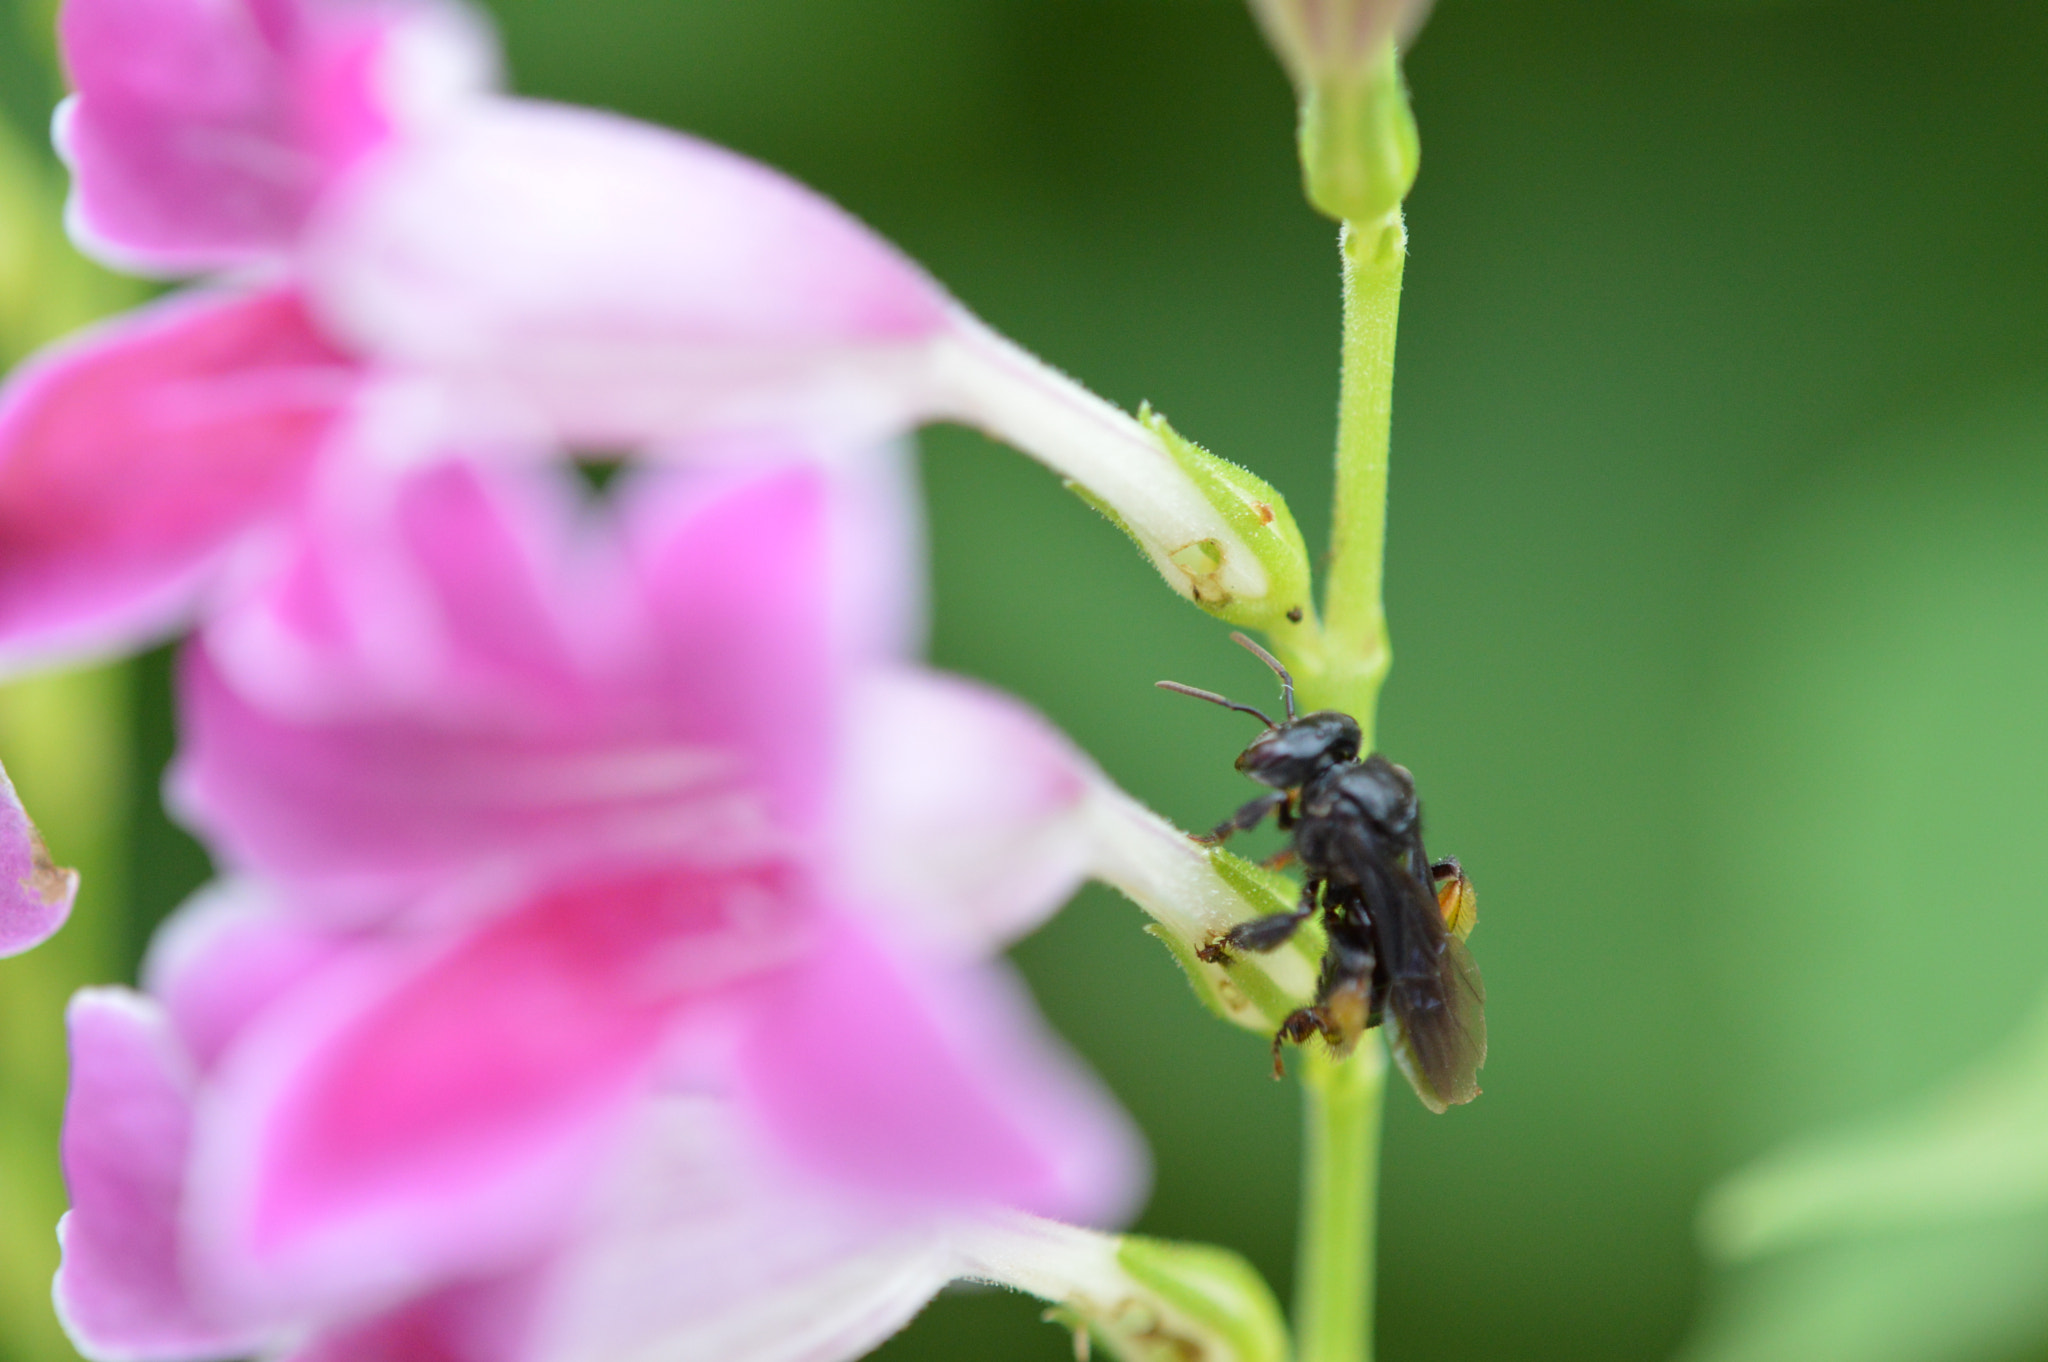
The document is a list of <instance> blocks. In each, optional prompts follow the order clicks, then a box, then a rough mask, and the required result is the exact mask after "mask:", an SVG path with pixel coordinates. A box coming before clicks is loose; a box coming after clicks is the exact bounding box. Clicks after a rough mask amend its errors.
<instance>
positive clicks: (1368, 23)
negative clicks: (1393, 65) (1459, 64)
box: [1251, 0, 1430, 88]
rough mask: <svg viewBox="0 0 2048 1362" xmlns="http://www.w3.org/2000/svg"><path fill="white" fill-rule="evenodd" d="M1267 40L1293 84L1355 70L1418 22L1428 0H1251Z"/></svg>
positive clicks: (1403, 38) (1410, 33)
mask: <svg viewBox="0 0 2048 1362" xmlns="http://www.w3.org/2000/svg"><path fill="white" fill-rule="evenodd" d="M1251 2H1252V14H1253V15H1254V16H1255V17H1256V18H1257V19H1258V21H1259V27H1260V28H1262V29H1264V30H1265V31H1266V40H1267V41H1268V42H1270V43H1272V44H1273V50H1274V51H1275V52H1277V53H1279V54H1280V61H1281V63H1282V64H1283V65H1285V66H1286V67H1287V73H1288V74H1289V75H1290V76H1292V77H1294V81H1295V83H1296V84H1297V85H1299V86H1302V87H1303V88H1307V87H1308V86H1310V85H1314V84H1318V83H1320V82H1322V81H1325V80H1343V79H1346V78H1350V77H1354V76H1356V75H1357V74H1358V73H1359V72H1360V71H1363V70H1364V69H1365V68H1366V67H1367V66H1369V65H1370V64H1371V63H1372V62H1373V61H1375V60H1376V59H1377V58H1378V57H1379V55H1380V51H1381V49H1382V48H1384V47H1385V46H1386V45H1387V44H1388V43H1389V42H1401V43H1405V42H1407V41H1408V39H1409V38H1411V37H1412V36H1414V33H1415V30H1416V29H1418V28H1421V27H1422V20H1423V18H1424V17H1425V16H1426V15H1427V14H1428V13H1429V6H1430V0H1251Z"/></svg>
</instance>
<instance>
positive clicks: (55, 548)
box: [0, 289, 356, 666]
mask: <svg viewBox="0 0 2048 1362" xmlns="http://www.w3.org/2000/svg"><path fill="white" fill-rule="evenodd" d="M355 373H356V371H355V368H354V365H353V364H352V363H351V362H350V361H349V360H348V359H346V358H345V357H343V356H342V355H341V354H340V353H338V352H337V351H336V350H334V348H333V347H332V346H330V345H329V344H328V343H327V342H326V341H325V340H324V339H323V338H322V337H321V336H320V335H319V333H318V332H316V331H315V330H313V328H312V327H311V325H310V324H309V322H308V321H307V319H306V315H305V313H304V311H303V310H302V309H301V307H300V305H299V300H298V297H297V295H296V294H294V293H293V292H291V291H290V290H287V289H265V290H258V291H255V292H241V293H237V292H226V291H218V292H209V293H201V294H193V295H187V296H184V297H179V298H175V299H172V300H170V301H168V302H166V303H162V304H158V305H156V306H154V307H150V308H145V309H142V310H140V311H137V312H133V313H130V314H128V315H127V316H125V317H123V318H120V319H118V320H116V321H113V322H110V323H107V324H105V325H103V326H101V327H97V328H94V329H93V330H90V331H87V332H84V333H82V334H81V335H79V336H77V337H75V338H74V339H72V340H71V341H69V342H67V343H65V344H63V345H61V346H58V347H56V348H54V349H52V350H49V351H45V352H44V353H43V355H42V356H41V357H40V358H38V359H36V360H34V361H31V362H30V363H28V364H26V365H24V366H23V367H22V368H21V369H19V370H17V371H16V372H15V374H14V375H13V377H12V378H11V379H10V380H9V381H8V383H7V385H6V386H5V388H4V389H0V666H10V665H11V666H19V665H22V664H24V663H27V662H47V661H49V660H51V659H52V658H53V657H64V656H68V655H79V654H85V655H90V654H93V653H96V652H101V651H109V650H115V649H119V648H124V647H130V646H133V645H135V644H136V643H138V642H142V641H145V640H147V639H148V638H149V637H150V636H151V635H153V634H158V633H162V632H165V631H168V630H169V629H170V628H171V627H173V626H174V625H175V624H176V623H178V622H179V621H180V620H182V618H183V617H184V616H185V614H186V613H187V612H189V611H190V610H191V609H192V607H193V604H194V602H195V601H196V599H197V598H198V597H199V595H200V594H201V592H202V591H203V589H204V587H205V585H206V584H207V582H208V581H209V579H210V578H211V576H212V574H213V573H214V572H215V571H217V570H218V568H219V567H220V566H221V564H222V562H223V560H224V559H225V557H226V556H227V555H228V554H229V553H230V551H231V550H233V549H234V548H235V546H236V545H237V543H238V541H241V540H243V539H245V538H246V537H247V535H248V534H249V532H250V531H251V530H253V529H255V528H257V527H258V526H259V525H261V524H262V522H263V521H264V520H265V518H266V517H270V516H274V515H277V514H279V513H280V512H282V511H283V510H284V509H285V508H286V507H287V506H288V504H289V503H290V502H291V501H292V500H293V498H294V497H295V496H296V495H297V493H298V492H299V490H300V489H301V488H302V487H303V486H304V485H305V482H306V479H307V477H308V476H309V474H310V472H311V469H312V467H313V463H314V460H315V459H316V458H317V456H318V455H319V452H320V450H321V447H322V445H323V443H324V442H325V441H326V439H327V437H328V435H329V433H330V432H331V431H332V430H333V428H334V425H335V422H336V420H337V419H338V417H339V416H340V414H341V412H342V409H343V406H344V404H345V403H346V402H347V400H348V398H349V396H350V395H351V393H352V392H353V390H354V388H355V381H356V380H355Z"/></svg>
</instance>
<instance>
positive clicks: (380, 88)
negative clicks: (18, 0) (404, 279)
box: [56, 0, 493, 274]
mask: <svg viewBox="0 0 2048 1362" xmlns="http://www.w3.org/2000/svg"><path fill="white" fill-rule="evenodd" d="M58 29H59V35H60V38H61V41H62V45H63V52H64V64H65V68H66V71H67V73H68V74H69V76H70V78H71V83H72V85H73V86H74V88H75V89H76V90H77V92H78V93H77V94H76V95H75V96H73V97H72V98H71V99H70V100H68V101H66V103H65V106H64V107H63V109H61V110H60V111H59V114H58V119H57V128H56V134H57V147H58V150H59V152H61V153H62V155H63V157H64V159H65V160H66V162H68V163H69V164H70V166H71V169H72V173H73V176H74V185H73V193H72V199H71V204H70V208H69V217H70V222H71V227H72V232H73V235H74V236H75V237H76V238H77V239H78V240H79V242H80V243H81V244H82V245H83V246H85V247H86V248H87V249H88V250H89V251H90V252H91V253H93V254H95V255H97V256H98V257H99V258H101V259H102V260H105V261H107V262H108V263H109V264H113V265H116V266H120V267H126V268H132V269H134V270H136V271H137V272H139V273H156V274H164V273H168V274H194V273H199V272H202V271H205V270H212V269H220V268H224V267H229V266H234V265H241V264H246V263H249V262H251V261H255V260H261V259H265V258H269V257H275V256H277V255H280V254H282V253H284V252H285V251H286V250H288V249H289V248H290V247H291V246H292V245H293V244H294V242H295V240H296V238H297V236H298V234H299V231H300V229H301V227H302V225H303V223H304V221H305V218H306V215H307V213H308V212H309V211H310V210H311V207H312V205H313V202H314V200H315V198H316V197H317V196H318V195H319V194H320V192H321V191H322V190H323V189H324V188H325V187H326V186H327V184H328V183H329V181H330V180H331V179H332V178H333V177H334V176H335V175H336V174H337V173H339V172H340V171H341V170H342V169H343V168H345V167H346V166H348V165H349V164H350V163H351V162H352V161H354V160H355V159H356V158H357V157H359V156H361V155H362V154H363V153H364V152H366V151H368V150H370V149H371V148H373V147H374V146H376V145H377V144H378V143H380V142H382V141H383V140H385V139H386V138H387V137H388V136H389V135H390V133H391V131H392V124H393V123H394V121H396V120H397V119H398V118H399V117H401V116H402V115H403V114H404V113H405V112H406V111H407V106H408V105H410V106H414V107H417V106H418V105H420V104H423V103H428V102H432V100H433V97H434V95H435V94H436V93H437V92H440V91H444V90H445V89H446V88H447V87H449V86H473V85H477V84H481V83H482V81H483V79H484V78H485V77H484V73H485V72H487V71H488V70H489V69H490V68H491V66H492V65H493V63H492V59H491V58H490V56H489V51H490V49H489V45H488V43H487V42H486V41H484V40H483V38H482V34H481V31H480V29H479V27H478V25H477V24H476V23H475V22H474V21H469V20H465V19H464V18H463V17H462V16H461V15H460V13H459V12H457V11H454V10H453V9H452V8H451V9H442V8H440V7H438V6H435V7H426V6H420V7H406V6H383V7H380V8H375V9H373V8H371V7H368V6H363V7H358V8H356V9H355V10H353V11H352V12H351V11H350V10H349V9H347V8H346V7H343V6H322V5H320V4H317V3H304V2H300V0H283V2H282V3H273V4H260V3H242V2H241V0H67V3H66V4H65V6H64V9H63V12H62V14H61V15H60V16H59V20H58Z"/></svg>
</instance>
